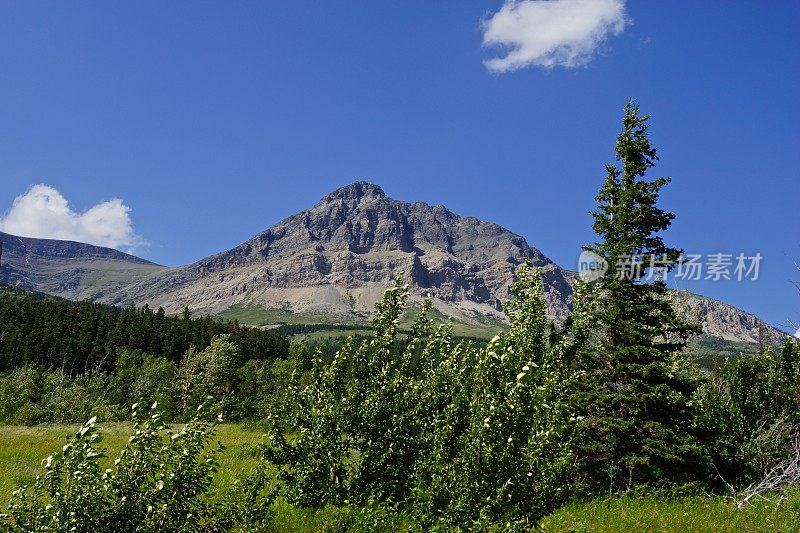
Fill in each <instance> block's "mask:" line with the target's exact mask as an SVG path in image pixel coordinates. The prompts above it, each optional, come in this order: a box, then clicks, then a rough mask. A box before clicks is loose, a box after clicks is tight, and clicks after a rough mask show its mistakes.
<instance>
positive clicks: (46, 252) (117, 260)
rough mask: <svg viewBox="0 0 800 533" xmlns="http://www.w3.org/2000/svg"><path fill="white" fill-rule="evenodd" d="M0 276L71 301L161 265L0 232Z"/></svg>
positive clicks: (116, 287) (99, 294)
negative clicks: (0, 245) (0, 252)
mask: <svg viewBox="0 0 800 533" xmlns="http://www.w3.org/2000/svg"><path fill="white" fill-rule="evenodd" d="M0 242H2V254H0V281H2V282H5V283H9V284H12V285H15V286H18V287H21V288H24V289H28V290H36V291H41V292H45V293H48V294H54V295H57V296H62V297H64V298H70V299H74V300H80V299H89V300H104V299H106V298H107V297H108V295H109V294H111V293H117V292H118V291H120V290H123V289H124V287H126V286H127V285H129V284H130V283H132V282H134V281H136V280H137V279H140V278H142V277H145V276H147V275H149V274H152V273H154V272H159V271H162V270H165V269H166V267H163V266H161V265H157V264H155V263H152V262H150V261H147V260H145V259H142V258H140V257H136V256H134V255H130V254H126V253H124V252H120V251H118V250H114V249H112V248H105V247H102V246H94V245H91V244H86V243H82V242H75V241H62V240H57V239H35V238H31V237H19V236H17V235H11V234H9V233H3V232H0Z"/></svg>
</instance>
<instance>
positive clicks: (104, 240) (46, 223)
mask: <svg viewBox="0 0 800 533" xmlns="http://www.w3.org/2000/svg"><path fill="white" fill-rule="evenodd" d="M130 210H131V209H130V207H128V206H126V205H125V204H124V203H122V200H120V199H119V198H113V199H111V200H107V201H105V202H100V203H99V204H96V205H94V206H92V207H90V208H89V209H87V210H86V211H84V212H83V213H76V212H75V211H73V210H72V209H71V208H70V206H69V202H67V199H66V198H64V196H62V195H61V193H60V192H58V191H57V190H56V189H54V188H53V187H50V186H48V185H34V186H32V187H31V188H30V189H28V190H27V191H26V192H25V194H22V195H20V196H17V197H16V198H15V199H14V203H13V205H12V206H11V209H9V210H8V212H7V213H6V214H5V216H3V217H0V230H2V231H4V232H7V233H12V234H14V235H19V236H22V237H38V238H42V239H63V240H69V241H79V242H86V243H89V244H95V245H98V246H108V247H110V248H117V249H122V250H125V251H128V252H130V251H133V250H135V249H136V248H141V247H142V246H144V245H145V244H146V242H145V241H144V240H143V239H142V238H141V237H139V236H138V235H137V234H136V232H135V231H134V230H133V223H132V222H131V217H130V214H129V213H130Z"/></svg>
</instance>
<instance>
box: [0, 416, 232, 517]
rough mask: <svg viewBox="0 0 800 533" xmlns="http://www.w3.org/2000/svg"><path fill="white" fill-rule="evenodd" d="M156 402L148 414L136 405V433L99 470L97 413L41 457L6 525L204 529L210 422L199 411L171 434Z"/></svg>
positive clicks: (211, 467) (211, 460)
mask: <svg viewBox="0 0 800 533" xmlns="http://www.w3.org/2000/svg"><path fill="white" fill-rule="evenodd" d="M155 408H156V405H155V404H154V405H153V408H152V409H151V410H150V412H149V413H142V412H141V411H139V410H138V406H134V410H133V414H132V418H133V421H134V432H133V435H132V436H131V437H130V439H129V442H128V444H127V445H126V446H125V448H124V449H123V450H122V451H121V452H120V454H119V456H118V457H117V458H116V459H115V461H114V466H113V468H108V469H105V470H103V469H102V468H101V466H100V460H101V459H102V458H104V457H105V452H104V450H103V448H101V447H100V444H101V442H102V436H101V434H100V432H99V431H97V428H96V426H95V419H94V418H92V419H90V420H89V421H88V422H87V423H86V424H84V425H82V426H81V428H80V429H79V430H78V432H77V433H75V435H74V436H72V437H71V438H69V439H68V441H67V443H66V444H65V445H64V447H63V449H62V451H61V452H58V453H55V454H53V455H51V456H49V457H48V458H47V459H46V460H45V461H44V469H45V472H44V474H43V475H41V476H39V477H38V478H37V479H36V482H35V483H34V484H33V486H24V487H22V488H20V489H18V490H16V491H15V492H14V494H13V497H12V499H11V501H10V502H9V505H8V509H7V511H6V513H5V514H3V515H0V525H2V528H3V530H4V531H10V532H23V531H25V532H27V531H56V532H60V531H63V532H67V531H92V532H118V531H147V532H149V531H153V532H155V531H201V530H204V529H206V530H210V529H209V528H210V527H211V525H212V522H213V517H214V516H215V514H217V513H216V509H215V508H214V507H213V506H212V505H211V504H210V503H209V501H208V499H207V492H208V489H209V487H210V486H211V482H212V476H213V474H214V472H215V471H216V468H217V463H216V460H215V453H216V452H217V451H218V450H219V447H221V445H219V446H218V447H214V446H212V445H211V440H212V438H213V436H214V431H213V423H209V422H206V421H205V420H204V414H203V410H202V409H201V410H199V411H198V413H197V414H196V415H195V417H194V418H193V419H192V420H191V421H190V422H189V423H188V424H186V425H185V426H184V427H183V428H182V429H181V430H179V431H178V432H175V433H171V432H170V431H169V428H168V427H167V426H165V425H164V423H163V422H162V419H161V415H160V413H158V412H156V411H155Z"/></svg>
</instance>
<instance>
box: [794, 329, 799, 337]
mask: <svg viewBox="0 0 800 533" xmlns="http://www.w3.org/2000/svg"><path fill="white" fill-rule="evenodd" d="M794 338H795V339H800V328H797V331H795V332H794Z"/></svg>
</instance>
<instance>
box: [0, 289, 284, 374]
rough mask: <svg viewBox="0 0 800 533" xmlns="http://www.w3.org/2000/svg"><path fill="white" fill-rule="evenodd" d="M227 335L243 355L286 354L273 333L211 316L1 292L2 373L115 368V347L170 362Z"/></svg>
mask: <svg viewBox="0 0 800 533" xmlns="http://www.w3.org/2000/svg"><path fill="white" fill-rule="evenodd" d="M222 334H228V335H230V336H231V337H230V338H231V341H232V342H234V343H235V344H236V345H237V346H238V347H239V354H240V357H241V360H240V361H238V362H243V361H245V360H247V359H274V358H278V357H285V355H286V353H287V351H288V348H289V342H288V340H287V339H286V337H285V336H283V335H281V334H279V333H277V332H274V331H265V330H261V329H257V328H250V327H245V326H242V325H240V324H239V323H238V322H227V321H223V320H222V319H214V318H211V317H209V316H202V317H198V318H192V316H191V313H189V311H188V309H187V310H185V311H184V313H183V315H181V316H180V317H178V316H167V315H166V314H165V313H164V310H163V309H161V308H159V309H157V310H152V309H150V308H149V307H148V306H147V305H145V306H144V307H142V308H141V309H136V308H134V307H126V308H120V307H115V306H111V305H104V304H99V303H92V302H88V301H81V302H72V301H69V300H63V299H61V298H55V297H49V296H48V297H45V296H42V295H38V294H18V293H0V371H2V370H13V369H16V368H19V367H21V366H44V367H45V368H48V369H51V370H52V369H59V370H60V371H62V372H63V373H64V374H65V375H67V376H70V377H72V376H75V375H77V374H83V373H86V372H88V371H90V370H98V371H103V372H113V371H114V370H115V369H114V362H115V357H116V354H117V352H118V350H119V349H120V348H123V347H124V348H130V349H134V350H138V351H140V352H143V353H149V354H151V355H153V356H155V357H164V358H166V359H169V360H171V361H173V362H175V363H177V362H178V361H180V359H181V356H182V355H183V354H184V353H185V352H186V350H188V349H189V347H190V346H195V347H196V348H197V349H203V348H205V347H206V346H208V345H209V343H210V342H211V339H212V338H213V337H215V336H216V335H222Z"/></svg>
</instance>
